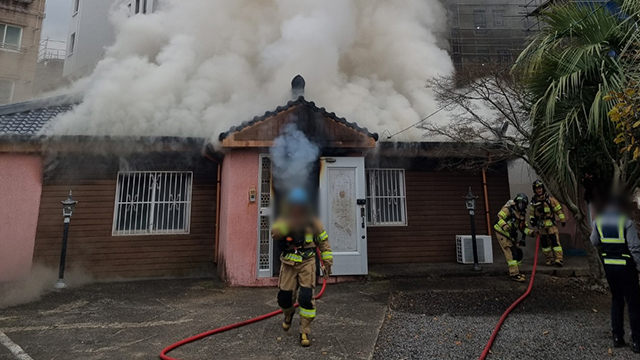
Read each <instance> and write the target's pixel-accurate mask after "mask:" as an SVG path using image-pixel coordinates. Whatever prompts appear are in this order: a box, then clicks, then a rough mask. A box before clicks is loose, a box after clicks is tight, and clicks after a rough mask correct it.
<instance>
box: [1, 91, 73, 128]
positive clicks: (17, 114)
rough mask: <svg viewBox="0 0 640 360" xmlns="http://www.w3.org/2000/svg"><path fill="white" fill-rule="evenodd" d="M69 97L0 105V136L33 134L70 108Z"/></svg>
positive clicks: (71, 102) (71, 104)
mask: <svg viewBox="0 0 640 360" xmlns="http://www.w3.org/2000/svg"><path fill="white" fill-rule="evenodd" d="M74 104H75V102H74V101H70V100H69V98H67V97H64V98H52V99H43V100H33V101H28V102H23V103H17V104H10V105H4V106H0V136H12V135H20V136H34V135H37V134H38V133H39V132H40V131H41V130H42V129H43V128H44V127H45V126H46V125H47V124H48V123H49V122H50V121H51V120H52V119H54V118H55V117H56V116H58V115H59V114H61V113H64V112H67V111H69V110H71V108H72V107H73V105H74Z"/></svg>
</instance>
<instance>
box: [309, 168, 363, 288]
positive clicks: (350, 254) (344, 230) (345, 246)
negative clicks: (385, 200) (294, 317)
mask: <svg viewBox="0 0 640 360" xmlns="http://www.w3.org/2000/svg"><path fill="white" fill-rule="evenodd" d="M320 171H321V173H320V214H321V217H322V221H323V222H324V226H325V228H326V230H327V234H329V241H330V242H331V248H332V250H333V262H334V265H333V269H332V270H333V274H334V275H366V274H367V218H366V203H365V199H366V197H365V196H366V193H365V186H366V184H365V175H364V158H362V157H341V158H322V168H321V170H320Z"/></svg>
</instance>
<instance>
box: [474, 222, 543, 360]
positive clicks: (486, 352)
mask: <svg viewBox="0 0 640 360" xmlns="http://www.w3.org/2000/svg"><path fill="white" fill-rule="evenodd" d="M539 250H540V234H538V236H537V237H536V254H535V256H534V258H533V271H531V280H529V287H528V288H527V291H525V293H524V294H523V295H522V296H520V297H519V298H518V300H516V301H515V302H514V303H513V304H511V306H509V308H508V309H507V311H505V312H504V314H502V317H501V318H500V321H498V324H497V325H496V327H495V329H493V334H491V338H489V342H488V343H487V346H486V347H485V348H484V351H483V352H482V355H480V360H484V359H486V358H487V356H488V355H489V352H490V351H491V346H492V345H493V342H494V341H495V340H496V337H498V333H499V332H500V329H501V328H502V324H504V321H505V320H506V319H507V316H509V314H510V313H511V311H512V310H513V309H515V308H516V306H518V304H520V303H521V302H522V301H523V300H524V299H525V298H526V297H527V296H529V294H530V293H531V289H532V288H533V280H534V279H535V277H536V268H537V267H538V251H539Z"/></svg>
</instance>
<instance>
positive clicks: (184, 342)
mask: <svg viewBox="0 0 640 360" xmlns="http://www.w3.org/2000/svg"><path fill="white" fill-rule="evenodd" d="M539 250H540V235H538V236H537V238H536V252H535V256H534V260H533V271H532V272H531V280H529V287H528V288H527V291H526V292H525V293H524V294H523V295H522V296H520V297H519V298H518V299H517V300H516V301H515V302H514V303H513V304H511V306H509V308H508V309H507V310H506V311H505V312H504V314H502V317H501V318H500V321H498V324H497V325H496V327H495V329H494V330H493V333H492V334H491V338H489V342H488V343H487V346H486V347H485V348H484V351H483V352H482V355H481V356H480V360H485V359H486V358H487V356H488V355H489V352H490V351H491V346H492V345H493V342H494V341H495V340H496V338H497V337H498V333H499V332H500V329H501V328H502V325H503V324H504V322H505V320H506V319H507V317H508V316H509V314H510V313H511V311H513V309H515V308H516V307H517V306H518V305H519V304H520V303H521V302H522V301H523V300H524V299H525V298H526V297H527V296H529V294H530V293H531V289H532V288H533V281H534V280H535V277H536V269H537V267H538V252H539ZM316 251H317V252H318V255H320V254H319V249H316ZM320 264H321V266H322V265H323V263H322V259H321V258H320ZM326 288H327V279H326V278H325V279H324V280H323V282H322V290H320V292H319V293H318V295H316V296H315V299H320V298H321V297H322V295H324V292H325V290H326ZM294 307H298V304H297V303H296V304H295V305H294ZM280 314H282V309H280V310H276V311H273V312H270V313H268V314H264V315H260V316H258V317H255V318H253V319H249V320H245V321H242V322H239V323H236V324H231V325H227V326H223V327H220V328H217V329H213V330H209V331H207V332H204V333H202V334H198V335H195V336H192V337H190V338H187V339H184V340H181V341H178V342H177V343H175V344H172V345H169V346H168V347H166V348H165V349H164V350H162V352H161V353H160V359H162V360H180V359H177V358H173V357H170V356H168V355H167V354H168V353H169V352H171V351H173V350H175V349H177V348H179V347H182V346H184V345H187V344H190V343H192V342H195V341H198V340H202V339H204V338H207V337H209V336H212V335H216V334H220V333H223V332H226V331H229V330H233V329H237V328H241V327H243V326H246V325H249V324H253V323H257V322H260V321H262V320H266V319H269V318H272V317H274V316H276V315H280Z"/></svg>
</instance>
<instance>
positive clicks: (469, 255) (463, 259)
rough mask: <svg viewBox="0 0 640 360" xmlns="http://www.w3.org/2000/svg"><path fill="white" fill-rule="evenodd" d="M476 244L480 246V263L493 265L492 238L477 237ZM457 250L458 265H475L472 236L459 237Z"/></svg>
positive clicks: (485, 236)
mask: <svg viewBox="0 0 640 360" xmlns="http://www.w3.org/2000/svg"><path fill="white" fill-rule="evenodd" d="M476 243H477V246H478V263H480V264H493V247H492V246H491V236H487V235H476ZM456 250H457V253H458V263H460V264H473V243H472V241H471V235H457V236H456Z"/></svg>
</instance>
